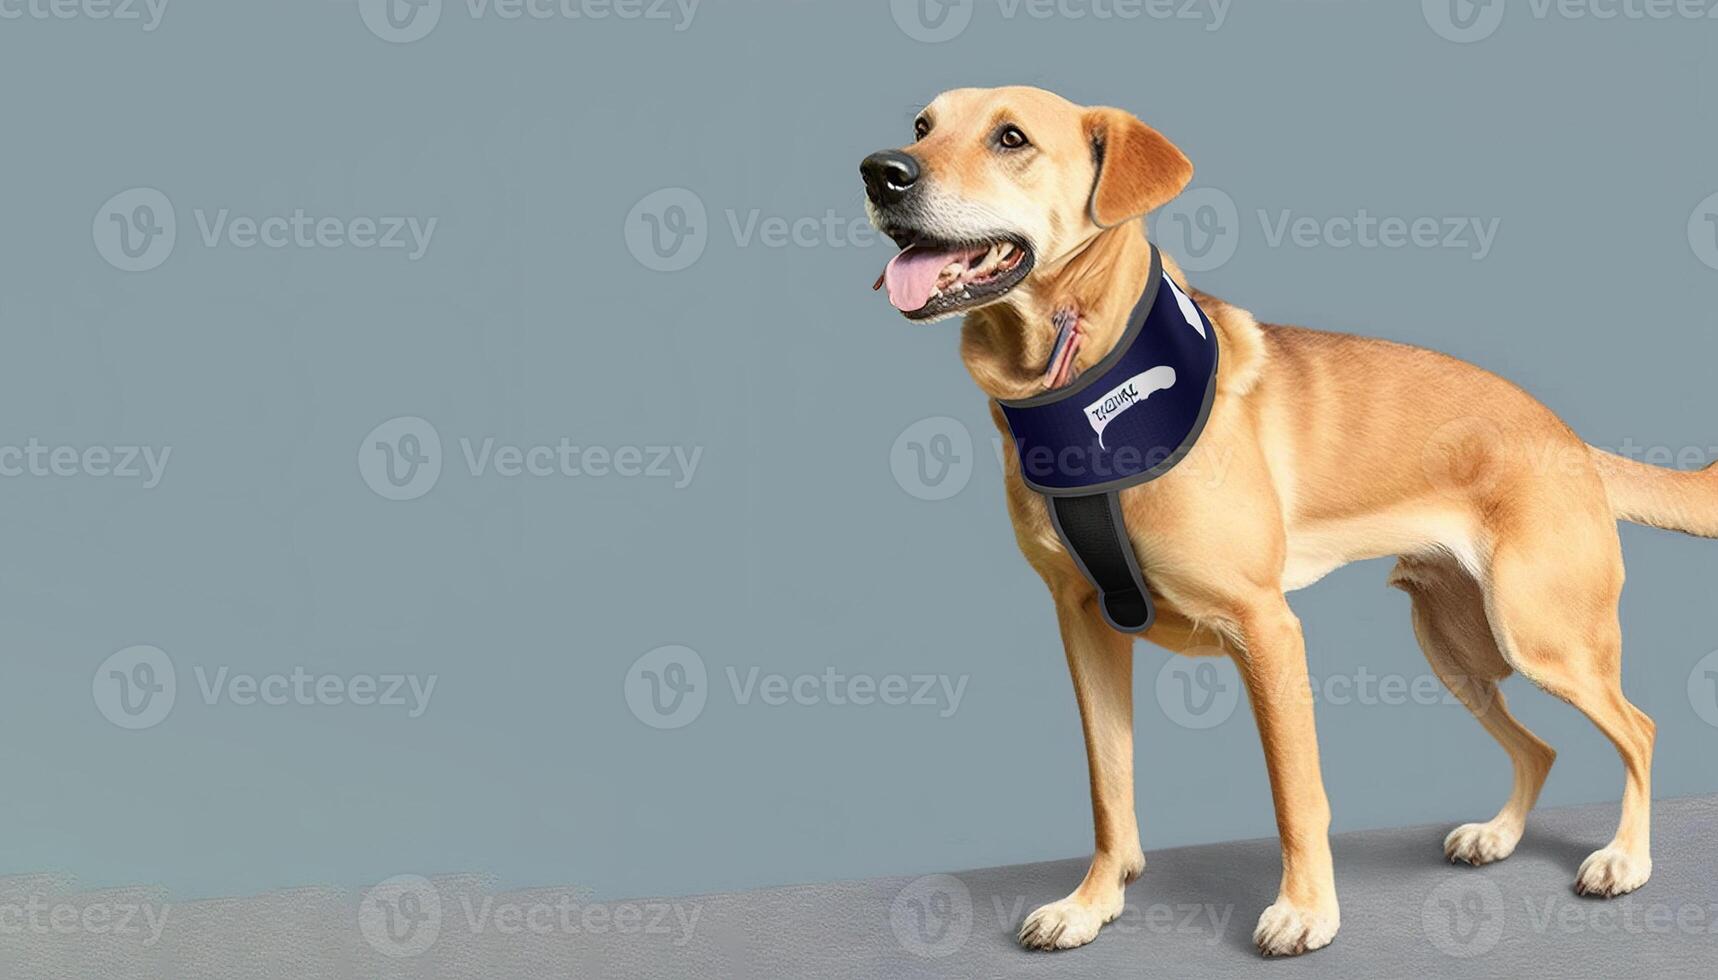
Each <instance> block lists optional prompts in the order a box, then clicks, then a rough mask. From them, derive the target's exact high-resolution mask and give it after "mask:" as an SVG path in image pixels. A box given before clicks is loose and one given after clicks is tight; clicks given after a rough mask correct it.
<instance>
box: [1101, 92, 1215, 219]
mask: <svg viewBox="0 0 1718 980" xmlns="http://www.w3.org/2000/svg"><path fill="white" fill-rule="evenodd" d="M1085 127H1086V137H1087V139H1089V140H1090V141H1091V144H1092V156H1093V159H1094V160H1095V161H1096V162H1097V168H1098V177H1097V182H1096V183H1095V184H1094V185H1093V187H1092V202H1091V216H1092V223H1094V224H1096V225H1097V226H1098V227H1100V228H1111V227H1114V226H1116V225H1119V224H1121V223H1122V222H1124V221H1127V220H1129V219H1131V218H1137V217H1139V216H1140V215H1143V214H1145V213H1146V212H1148V211H1151V210H1154V209H1156V208H1157V207H1159V206H1160V205H1163V204H1165V203H1167V202H1168V201H1169V200H1170V199H1171V198H1173V197H1175V195H1177V194H1179V193H1181V191H1182V190H1183V189H1184V188H1186V186H1187V183H1188V181H1190V180H1192V179H1193V163H1192V161H1190V160H1188V159H1187V156H1186V154H1184V153H1182V152H1181V151H1180V150H1179V149H1177V148H1176V146H1175V144H1174V143H1171V142H1169V140H1168V139H1166V138H1165V137H1164V135H1163V134H1162V133H1159V132H1158V131H1157V130H1155V129H1152V128H1151V127H1150V126H1147V125H1146V124H1145V123H1142V122H1140V121H1139V119H1138V118H1136V117H1135V116H1134V115H1133V113H1131V112H1127V111H1125V110H1122V109H1110V108H1096V109H1088V110H1087V111H1086V116H1085Z"/></svg>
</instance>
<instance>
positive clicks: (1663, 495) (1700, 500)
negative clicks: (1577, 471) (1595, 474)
mask: <svg viewBox="0 0 1718 980" xmlns="http://www.w3.org/2000/svg"><path fill="white" fill-rule="evenodd" d="M1588 448H1589V449H1591V450H1592V455H1593V463H1594V464H1595V465H1596V466H1598V468H1599V476H1600V477H1602V478H1603V479H1604V481H1605V492H1606V493H1608V494H1609V495H1610V498H1611V512H1612V513H1614V514H1616V516H1617V518H1618V519H1619V520H1624V521H1629V522H1630V523H1633V524H1646V525H1648V526H1650V527H1662V528H1664V529H1665V530H1667V531H1681V532H1682V533H1684V534H1693V535H1698V536H1699V537H1702V538H1718V463H1714V464H1713V465H1711V466H1708V467H1706V468H1705V469H1703V470H1672V469H1666V468H1664V467H1661V466H1652V465H1650V464H1647V463H1641V462H1636V461H1635V460H1632V459H1626V458H1624V457H1622V456H1617V455H1613V454H1611V453H1607V452H1605V451H1604V450H1602V449H1598V448H1596V447H1588Z"/></svg>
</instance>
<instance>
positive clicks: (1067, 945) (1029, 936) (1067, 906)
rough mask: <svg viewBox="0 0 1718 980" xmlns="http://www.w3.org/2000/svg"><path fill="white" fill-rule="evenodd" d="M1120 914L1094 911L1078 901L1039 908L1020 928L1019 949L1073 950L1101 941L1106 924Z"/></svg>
mask: <svg viewBox="0 0 1718 980" xmlns="http://www.w3.org/2000/svg"><path fill="white" fill-rule="evenodd" d="M1120 914H1121V906H1120V904H1119V903H1118V904H1117V906H1116V908H1115V910H1114V911H1107V910H1103V909H1097V908H1093V907H1092V906H1090V905H1088V904H1086V903H1085V902H1082V901H1079V900H1078V899H1075V898H1064V899H1062V900H1061V901H1060V902H1051V903H1050V904H1049V905H1044V906H1040V907H1039V908H1038V909H1036V910H1035V911H1033V913H1032V914H1031V915H1028V916H1027V917H1026V921H1025V922H1022V923H1021V924H1020V937H1019V938H1020V945H1022V946H1024V947H1026V948H1027V949H1073V948H1074V947H1075V946H1084V945H1085V944H1087V943H1089V942H1091V941H1092V940H1094V939H1096V938H1097V937H1098V930H1099V929H1102V928H1103V926H1104V923H1106V922H1109V921H1111V920H1113V919H1114V918H1115V917H1116V916H1118V915H1120Z"/></svg>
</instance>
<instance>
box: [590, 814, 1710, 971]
mask: <svg viewBox="0 0 1718 980" xmlns="http://www.w3.org/2000/svg"><path fill="white" fill-rule="evenodd" d="M1616 815H1617V807H1616V806H1615V805H1603V806H1591V807H1577V808H1568V809H1561V810H1547V811H1543V812H1540V813H1536V814H1535V815H1534V817H1533V819H1532V821H1531V823H1530V824H1529V826H1528V831H1527V836H1526V838H1525V839H1524V840H1523V842H1522V844H1521V846H1520V847H1519V848H1518V849H1517V851H1516V852H1515V854H1514V855H1513V856H1511V857H1510V858H1509V859H1507V860H1505V861H1503V862H1501V863H1499V864H1494V865H1491V866H1489V867H1486V868H1478V869H1476V868H1469V867H1466V866H1461V867H1454V866H1451V865H1449V864H1447V863H1445V862H1444V860H1443V858H1442V853H1441V851H1440V842H1441V840H1442V835H1443V833H1444V832H1445V831H1446V830H1447V829H1448V828H1447V827H1443V826H1436V827H1415V828H1408V829H1402V830H1387V831H1371V832H1365V833H1352V834H1343V835H1340V836H1338V837H1337V838H1336V840H1335V852H1336V876H1337V888H1338V890H1339V892H1340V895H1341V899H1342V931H1341V933H1340V934H1339V935H1338V936H1337V938H1336V941H1335V942H1334V943H1332V944H1331V945H1330V946H1329V947H1327V948H1326V949H1323V950H1320V951H1317V952H1314V953H1310V954H1308V955H1306V956H1302V957H1300V958H1298V959H1293V960H1270V961H1266V960H1262V959H1261V958H1260V957H1259V956H1258V954H1257V953H1255V952H1254V950H1253V945H1252V941H1251V934H1252V928H1253V923H1254V920H1255V918H1256V917H1257V915H1258V913H1259V912H1260V910H1262V909H1263V908H1264V907H1265V906H1266V905H1268V904H1269V903H1270V902H1271V900H1272V898H1273V897H1274V892H1275V889H1276V884H1277V873H1278V868H1279V864H1278V853H1277V845H1276V841H1275V840H1252V841H1242V842H1237V843H1229V844H1220V845H1208V846H1203V847H1188V848H1180V849H1177V850H1168V851H1157V852H1154V853H1151V854H1149V855H1148V857H1147V868H1146V873H1145V876H1144V877H1143V878H1142V879H1141V880H1140V881H1139V882H1137V883H1135V884H1134V885H1133V886H1132V887H1131V888H1130V889H1129V892H1128V900H1129V909H1128V911H1127V912H1125V913H1124V914H1123V916H1122V918H1121V919H1119V920H1118V921H1117V922H1116V923H1114V924H1112V925H1110V926H1108V927H1106V929H1105V930H1104V932H1103V933H1102V934H1101V935H1100V936H1099V937H1098V939H1097V940H1096V941H1095V942H1093V943H1092V944H1090V945H1088V946H1085V947H1083V948H1081V949H1077V950H1071V951H1065V952H1058V953H1029V952H1025V951H1023V950H1021V949H1019V948H1017V947H1016V946H1015V945H1014V942H1013V939H1012V934H1013V930H1014V927H1015V925H1016V924H1017V923H1018V922H1019V921H1020V918H1021V916H1022V915H1024V913H1025V912H1026V911H1027V910H1029V909H1031V908H1032V907H1034V906H1035V905H1036V904H1038V903H1041V902H1044V901H1047V900H1051V899H1055V898H1059V897H1060V896H1061V895H1063V894H1064V893H1065V892H1066V891H1067V890H1068V889H1069V888H1070V887H1071V886H1072V885H1073V884H1074V883H1076V882H1077V881H1078V880H1079V878H1080V876H1081V875H1082V874H1083V872H1084V870H1085V865H1084V862H1083V861H1081V860H1073V861H1058V862H1053V863H1049V864H1033V865H1021V866H1016V867H1006V868H991V869H987V870H982V871H970V872H961V873H959V874H958V875H954V876H932V877H929V878H921V879H909V878H889V879H877V880H873V881H861V882H849V883H843V884H835V885H818V886H807V887H799V888H783V889H772V890H767V891H759V892H750V893H743V894H734V895H720V896H709V897H705V898H701V899H697V900H696V901H697V902H698V904H699V907H700V913H699V919H698V924H697V928H696V930H695V932H694V934H693V938H691V939H690V940H689V941H687V942H685V943H684V945H681V946H678V947H675V946H672V945H671V944H656V943H643V944H640V943H637V942H632V941H629V942H616V943H613V944H609V945H607V948H606V949H603V950H600V953H601V955H600V957H599V958H598V959H597V960H596V961H595V962H590V964H589V965H590V966H592V967H596V968H597V969H598V970H599V971H600V972H601V975H604V976H639V977H651V978H658V977H693V976H698V977H710V976H733V977H867V978H874V977H1122V976H1161V977H1175V978H1187V977H1225V978H1228V977H1251V976H1261V977H1263V976H1269V977H1273V978H1282V977H1355V978H1361V977H1364V978H1380V977H1383V978H1397V977H1509V978H1519V977H1573V978H1583V977H1592V978H1599V977H1607V978H1608V977H1625V976H1638V977H1652V978H1663V977H1700V978H1712V977H1718V799H1712V798H1707V799H1686V800H1662V801H1658V802H1657V803H1656V805H1655V809H1654V820H1653V824H1654V827H1653V837H1654V841H1653V843H1654V858H1655V860H1654V872H1653V878H1652V880H1651V881H1650V882H1648V883H1647V885H1646V886H1645V887H1644V888H1642V889H1641V890H1640V891H1638V892H1636V893H1634V894H1632V895H1628V896H1625V897H1623V898H1619V899H1612V900H1609V901H1604V900H1598V899H1584V898H1580V897H1578V896H1576V895H1575V894H1574V892H1573V890H1572V889H1571V887H1570V886H1571V882H1572V881H1573V880H1574V874H1575V868H1576V867H1577V866H1578V865H1579V864H1580V862H1581V859H1582V858H1584V857H1586V855H1587V854H1588V853H1589V852H1591V851H1592V850H1594V849H1595V848H1597V847H1599V846H1601V845H1603V844H1604V843H1606V842H1607V841H1608V840H1609V838H1610V834H1611V831H1612V829H1613V827H1614V825H1615V821H1616ZM681 901H685V900H681ZM592 952H599V951H597V950H592Z"/></svg>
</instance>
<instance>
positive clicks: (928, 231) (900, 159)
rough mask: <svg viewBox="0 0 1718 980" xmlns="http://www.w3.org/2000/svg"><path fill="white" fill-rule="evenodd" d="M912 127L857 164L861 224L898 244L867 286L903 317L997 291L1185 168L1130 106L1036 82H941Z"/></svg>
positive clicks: (1119, 216)
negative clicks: (1081, 99) (1089, 102)
mask: <svg viewBox="0 0 1718 980" xmlns="http://www.w3.org/2000/svg"><path fill="white" fill-rule="evenodd" d="M913 125H914V140H913V142H912V143H911V144H909V145H907V146H905V147H903V148H902V149H899V150H883V151H881V152H879V153H873V154H871V155H870V156H868V157H866V158H865V161H864V162H863V163H861V164H860V165H859V172H860V174H861V176H863V178H864V180H865V194H866V197H867V198H868V206H867V210H868V211H869V213H870V216H871V223H872V224H874V225H876V226H877V230H879V231H881V232H883V233H884V234H886V235H888V236H889V237H890V238H892V239H893V240H894V241H895V244H897V245H899V246H901V253H900V254H899V255H897V256H895V258H894V260H893V261H891V262H890V263H889V267H888V269H887V270H885V272H884V274H883V276H882V278H880V279H879V280H878V285H879V286H882V285H887V286H888V287H889V301H890V302H891V303H893V304H894V305H895V307H896V308H897V309H899V310H900V311H901V312H902V313H904V314H905V315H906V316H907V318H908V319H911V320H935V319H939V318H941V317H945V316H951V315H954V314H957V313H965V312H967V311H969V310H974V309H977V308H979V307H981V306H986V305H989V304H991V303H995V302H998V301H1000V300H1001V299H1003V298H1004V297H1006V296H1007V295H1008V294H1010V293H1012V292H1013V291H1014V290H1015V289H1017V288H1019V287H1020V286H1021V284H1022V283H1027V282H1030V281H1031V280H1032V277H1033V274H1034V271H1035V270H1038V269H1040V268H1042V267H1047V266H1052V265H1054V264H1055V263H1056V262H1057V261H1058V260H1059V259H1061V258H1062V257H1064V256H1066V255H1067V254H1068V253H1070V252H1071V251H1073V250H1074V249H1075V248H1076V247H1078V246H1079V245H1081V244H1083V243H1084V242H1086V241H1088V240H1089V239H1090V238H1091V237H1092V236H1093V235H1095V234H1097V233H1098V232H1100V231H1102V230H1103V229H1105V228H1110V227H1113V226H1115V225H1119V224H1121V223H1123V222H1125V221H1128V220H1130V219H1133V218H1137V217H1139V216H1141V215H1143V214H1145V213H1146V212H1148V211H1150V210H1152V209H1153V208H1156V207H1157V206H1158V205H1160V204H1163V203H1164V202H1165V201H1168V200H1169V199H1170V198H1172V197H1174V196H1175V195H1177V194H1179V193H1180V192H1181V190H1182V188H1184V187H1186V186H1187V182H1188V181H1189V180H1191V179H1192V177H1193V165H1192V164H1191V163H1189V162H1188V160H1187V157H1186V156H1185V155H1183V154H1182V152H1181V151H1180V150H1178V149H1176V147H1175V145H1174V144H1173V143H1171V142H1169V140H1167V139H1165V138H1164V137H1163V136H1162V135H1161V134H1160V133H1158V132H1157V131H1156V130H1155V129H1152V128H1151V127H1150V126H1147V125H1146V124H1145V123H1143V122H1140V121H1139V120H1138V119H1136V118H1134V116H1133V115H1132V114H1130V113H1128V112H1125V111H1123V110H1121V109H1110V108H1088V107H1084V106H1077V105H1074V104H1073V103H1071V102H1069V101H1068V100H1066V99H1064V98H1062V97H1060V96H1058V95H1055V94H1053V93H1050V92H1046V91H1043V90H1041V89H1035V88H997V89H956V90H954V91H950V92H944V93H943V94H942V95H939V96H937V98H936V100H935V101H934V102H932V103H931V104H930V105H929V106H928V107H926V109H925V111H924V112H922V113H920V114H919V116H918V118H917V119H916V120H915V121H914V124H913Z"/></svg>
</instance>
